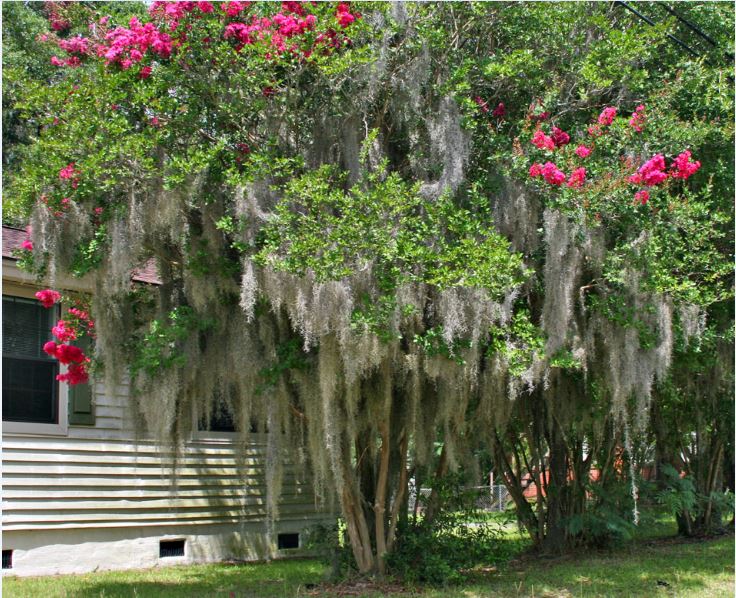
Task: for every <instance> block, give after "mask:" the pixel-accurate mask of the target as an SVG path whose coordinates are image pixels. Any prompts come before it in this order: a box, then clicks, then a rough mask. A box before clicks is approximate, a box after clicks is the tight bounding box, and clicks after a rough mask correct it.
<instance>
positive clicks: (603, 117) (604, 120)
mask: <svg viewBox="0 0 736 598" xmlns="http://www.w3.org/2000/svg"><path fill="white" fill-rule="evenodd" d="M617 112H618V111H617V110H616V108H614V107H613V106H608V107H607V108H604V109H603V112H601V113H600V115H599V116H598V124H599V125H603V126H604V127H607V126H609V125H611V124H612V123H613V119H614V118H616V113H617Z"/></svg>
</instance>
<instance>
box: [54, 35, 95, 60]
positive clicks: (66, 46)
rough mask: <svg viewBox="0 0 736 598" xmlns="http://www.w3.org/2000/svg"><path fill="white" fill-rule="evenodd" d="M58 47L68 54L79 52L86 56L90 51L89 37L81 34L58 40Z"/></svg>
mask: <svg viewBox="0 0 736 598" xmlns="http://www.w3.org/2000/svg"><path fill="white" fill-rule="evenodd" d="M59 48H61V49H62V50H64V51H65V52H68V53H69V54H81V55H83V56H86V55H87V54H89V53H90V52H91V51H92V49H91V48H90V41H89V39H87V38H86V37H82V36H81V35H78V36H76V37H70V38H69V39H61V40H59Z"/></svg>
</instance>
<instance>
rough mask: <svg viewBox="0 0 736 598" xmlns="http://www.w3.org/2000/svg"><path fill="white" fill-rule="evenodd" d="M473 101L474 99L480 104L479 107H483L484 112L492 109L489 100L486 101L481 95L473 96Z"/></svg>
mask: <svg viewBox="0 0 736 598" xmlns="http://www.w3.org/2000/svg"><path fill="white" fill-rule="evenodd" d="M473 101H474V102H475V103H476V104H478V107H479V108H480V109H481V110H482V111H483V112H489V111H490V110H491V109H490V108H489V107H488V102H486V101H485V100H484V99H483V98H481V97H480V96H475V97H474V98H473Z"/></svg>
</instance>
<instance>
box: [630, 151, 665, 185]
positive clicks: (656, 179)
mask: <svg viewBox="0 0 736 598" xmlns="http://www.w3.org/2000/svg"><path fill="white" fill-rule="evenodd" d="M664 170H665V163H664V156H663V155H662V154H656V155H655V156H654V157H652V158H650V159H649V160H647V161H646V162H644V164H643V165H642V166H641V167H640V168H639V170H638V171H637V172H636V173H635V174H632V175H631V176H630V177H629V182H630V183H633V184H635V185H639V184H644V185H646V186H647V187H653V186H654V185H659V184H660V183H663V182H664V181H665V180H666V179H667V173H666V172H665V171H664Z"/></svg>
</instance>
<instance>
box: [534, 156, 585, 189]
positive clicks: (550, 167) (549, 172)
mask: <svg viewBox="0 0 736 598" xmlns="http://www.w3.org/2000/svg"><path fill="white" fill-rule="evenodd" d="M584 170H585V169H583V171H584ZM529 176H530V177H532V178H536V177H540V176H541V177H543V178H544V180H545V181H547V182H548V183H549V184H550V185H557V186H559V185H562V184H563V183H564V182H565V179H566V178H567V177H566V176H565V173H564V172H562V171H561V170H560V169H559V168H557V165H556V164H554V163H553V162H546V163H545V164H544V165H542V164H532V165H531V167H530V168H529ZM584 176H585V173H584V172H583V177H584Z"/></svg>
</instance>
